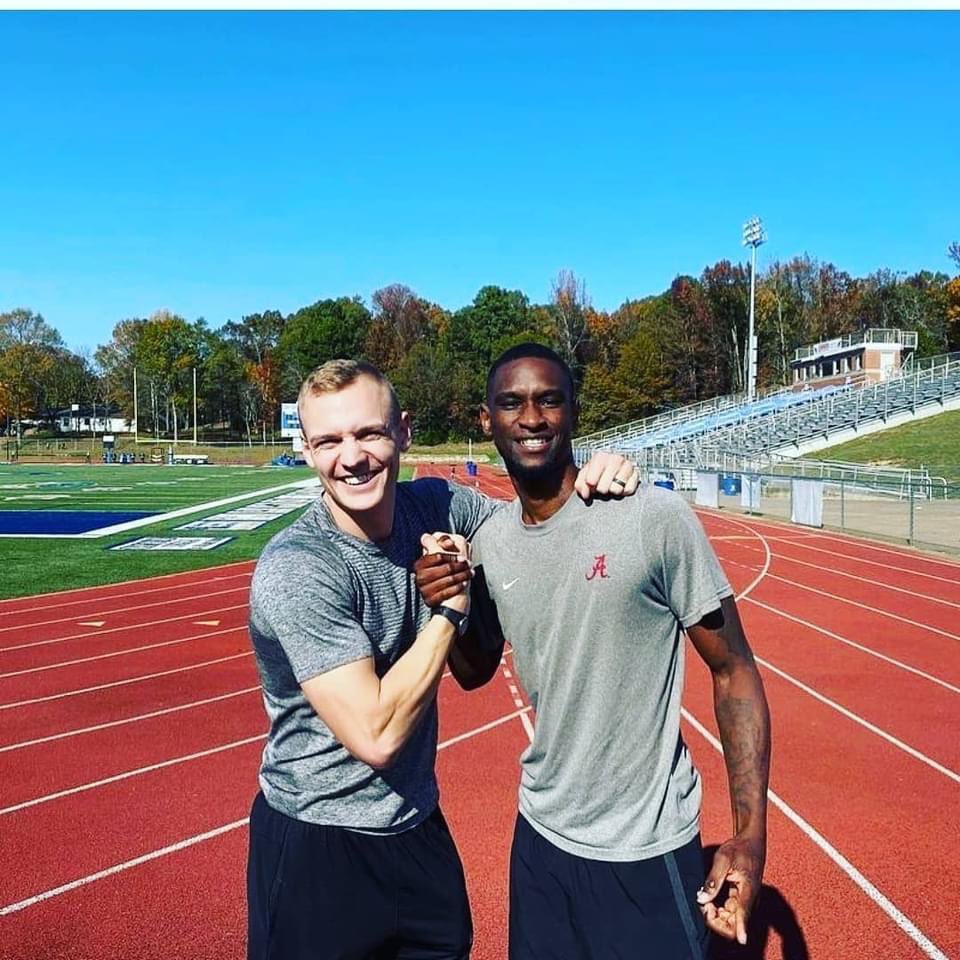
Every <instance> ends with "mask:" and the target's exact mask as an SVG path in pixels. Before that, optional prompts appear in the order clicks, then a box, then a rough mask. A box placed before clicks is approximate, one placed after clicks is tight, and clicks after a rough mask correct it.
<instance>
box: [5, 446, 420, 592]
mask: <svg viewBox="0 0 960 960" xmlns="http://www.w3.org/2000/svg"><path fill="white" fill-rule="evenodd" d="M410 472H411V471H410V470H409V469H403V470H401V478H403V479H406V478H408V477H409V475H410ZM311 475H312V473H311V471H310V470H309V469H307V468H295V467H294V468H291V467H200V466H196V467H167V466H141V465H126V466H123V465H116V466H113V465H111V466H92V467H72V466H70V467H57V466H32V465H22V466H13V467H9V466H0V514H2V512H3V511H4V510H7V511H13V510H17V511H22V510H31V511H32V510H38V511H40V510H43V511H57V510H64V511H65V510H69V511H77V510H117V511H120V510H131V511H136V510H142V511H157V512H158V513H160V514H162V513H165V512H168V511H171V510H182V509H184V508H187V507H190V506H194V505H197V506H199V505H202V504H207V503H211V502H213V501H217V500H222V499H225V498H227V497H232V496H238V495H241V494H244V493H249V492H254V491H263V494H262V496H259V497H257V496H252V497H250V498H249V499H244V500H242V501H240V502H238V503H231V504H226V505H223V506H219V507H210V508H206V509H200V510H197V511H196V512H195V513H191V514H189V515H188V516H181V517H177V518H174V519H170V520H158V521H156V522H153V523H151V524H150V525H148V526H143V527H138V528H137V529H133V530H128V531H125V532H122V533H115V534H112V535H109V536H105V537H102V538H99V539H66V538H64V539H59V538H58V539H42V538H38V537H22V538H21V537H18V538H7V537H0V599H4V598H7V597H18V596H27V595H30V594H36V593H46V592H50V591H53V590H67V589H70V588H73V587H86V586H97V585H100V584H105V583H120V582H122V581H125V580H133V579H140V578H144V577H152V576H158V575H160V574H165V573H178V572H180V571H183V570H194V569H199V568H202V567H209V566H218V565H220V564H224V563H234V562H236V561H238V560H254V559H256V558H257V557H258V556H259V555H260V551H261V550H262V549H263V547H264V545H265V544H266V542H267V541H268V540H269V539H270V538H271V537H272V536H273V535H274V534H275V533H277V532H278V531H280V530H282V529H283V528H284V527H285V526H287V525H288V524H290V523H291V522H292V521H293V520H295V519H296V518H297V517H298V516H300V515H301V514H302V512H303V509H304V508H300V509H297V510H294V511H292V512H290V513H287V514H284V515H283V516H282V517H278V518H277V519H275V520H271V521H269V522H267V523H265V524H264V525H263V526H261V527H259V528H258V529H256V530H236V531H235V530H230V531H222V532H220V531H213V530H182V529H177V528H179V527H182V526H183V525H184V524H185V523H188V522H191V521H193V520H196V519H200V518H203V517H211V516H217V515H219V514H222V513H225V512H227V511H229V510H233V509H236V508H238V507H242V506H244V505H247V504H256V503H257V502H258V501H261V500H269V499H272V498H273V497H276V496H278V493H283V492H285V491H275V490H274V488H276V487H279V486H282V485H285V484H292V483H295V482H297V481H300V480H305V479H307V478H308V477H310V476H311ZM291 489H292V488H291ZM0 519H2V518H0ZM185 536H206V537H214V538H216V537H220V536H224V537H229V538H231V539H230V542H229V543H226V544H224V545H222V546H219V547H217V548H216V549H213V550H185V551H143V552H141V551H129V552H127V551H116V550H111V549H110V548H111V547H113V546H116V545H117V544H121V543H125V542H128V541H131V540H134V539H136V538H139V537H185Z"/></svg>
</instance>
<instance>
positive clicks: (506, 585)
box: [503, 577, 520, 590]
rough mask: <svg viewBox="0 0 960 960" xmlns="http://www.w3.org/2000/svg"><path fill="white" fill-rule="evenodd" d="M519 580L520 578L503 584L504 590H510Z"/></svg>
mask: <svg viewBox="0 0 960 960" xmlns="http://www.w3.org/2000/svg"><path fill="white" fill-rule="evenodd" d="M519 579H520V578H519V577H514V578H513V579H512V580H511V581H510V582H509V583H505V584H503V589H504V590H509V589H510V588H511V587H512V586H513V585H514V584H515V583H516V582H517V581H518V580H519Z"/></svg>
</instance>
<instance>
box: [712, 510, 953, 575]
mask: <svg viewBox="0 0 960 960" xmlns="http://www.w3.org/2000/svg"><path fill="white" fill-rule="evenodd" d="M710 516H723V514H719V513H711V514H710ZM748 519H749V522H750V525H751V527H752V528H753V529H757V528H762V529H764V530H766V531H768V534H767V535H768V536H769V539H770V540H783V541H784V542H790V541H792V540H801V539H803V540H818V541H820V542H826V543H827V544H829V545H830V548H829V549H827V548H824V547H810V549H812V550H817V551H819V552H822V553H830V554H832V555H835V556H839V557H845V558H846V559H848V560H854V561H856V562H858V563H859V562H864V563H879V562H880V561H877V560H865V559H864V558H863V557H861V556H856V555H852V554H849V553H840V554H838V553H836V551H835V550H834V549H833V545H834V544H838V543H839V544H843V545H844V546H849V547H856V548H858V549H863V550H871V551H873V552H874V553H884V554H888V555H890V556H894V557H897V558H898V559H899V560H919V561H921V562H923V563H929V564H934V565H937V566H941V567H946V568H948V569H950V570H955V571H956V572H957V573H958V574H960V560H953V559H952V558H950V557H945V556H941V555H939V554H938V555H936V556H933V555H932V554H931V553H930V552H928V551H922V550H919V549H917V548H910V547H908V546H907V545H904V546H902V547H897V546H886V545H881V544H879V543H877V541H876V540H871V539H869V538H868V537H857V536H854V535H853V534H849V533H842V532H841V531H839V530H832V531H819V530H813V529H810V528H807V529H808V530H809V533H806V534H804V535H799V534H797V533H796V532H795V527H794V525H793V524H791V523H790V522H789V521H788V520H783V521H780V522H779V523H776V522H774V521H772V520H764V519H762V518H760V517H750V518H748ZM769 531H773V532H772V533H771V532H769ZM907 572H909V573H917V571H916V570H909V571H907ZM919 575H920V576H934V577H935V576H936V575H935V574H919ZM949 582H951V583H958V582H960V581H958V580H956V579H953V580H950V581H949Z"/></svg>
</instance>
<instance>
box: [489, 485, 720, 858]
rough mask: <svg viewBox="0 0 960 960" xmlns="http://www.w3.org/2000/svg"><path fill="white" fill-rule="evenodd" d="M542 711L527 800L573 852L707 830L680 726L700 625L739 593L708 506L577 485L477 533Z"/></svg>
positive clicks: (603, 854) (526, 774) (614, 849)
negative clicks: (605, 495) (546, 510)
mask: <svg viewBox="0 0 960 960" xmlns="http://www.w3.org/2000/svg"><path fill="white" fill-rule="evenodd" d="M473 557H474V561H475V562H476V563H477V564H478V565H482V566H483V568H484V571H485V574H486V579H487V585H488V587H489V589H490V594H491V597H492V598H493V600H494V602H495V604H496V606H497V612H498V615H499V619H500V623H501V625H502V627H503V632H504V636H505V637H506V638H507V640H508V642H510V643H511V644H512V645H513V649H514V661H515V663H514V665H515V669H516V673H517V676H518V677H519V678H520V681H521V683H522V684H523V686H524V687H525V688H526V691H527V694H528V695H529V697H530V701H531V703H532V705H533V707H534V709H535V710H536V729H535V733H534V739H533V742H532V743H531V744H530V746H529V747H528V748H527V750H526V751H524V753H523V756H522V757H521V764H522V776H521V783H520V812H521V813H522V814H523V816H524V817H526V819H527V820H528V821H529V822H530V824H531V826H532V827H533V828H534V829H535V830H537V831H538V832H539V833H540V834H541V835H542V836H544V837H546V839H547V840H549V841H550V842H551V843H553V844H554V845H555V846H557V847H559V848H560V849H562V850H566V851H567V852H568V853H572V854H574V855H576V856H580V857H587V858H590V859H595V860H643V859H646V858H649V857H654V856H659V855H660V854H663V853H666V852H668V851H670V850H674V849H677V848H678V847H681V846H683V844H685V843H686V842H687V841H688V840H690V839H691V838H692V837H693V836H694V835H695V834H696V833H697V830H698V828H699V811H700V778H699V775H698V774H697V771H696V770H695V769H694V767H693V764H692V762H691V760H690V756H689V754H688V752H687V749H686V746H685V745H684V743H683V741H682V739H681V737H680V695H681V693H682V691H683V666H684V662H683V637H682V632H681V625H683V626H684V627H687V626H690V625H691V624H694V623H696V622H697V621H699V620H700V619H701V618H702V617H703V616H704V615H705V614H707V613H709V612H710V611H712V610H715V609H717V607H719V605H720V599H721V598H722V597H724V596H728V595H729V594H730V593H731V590H730V587H729V584H728V583H727V580H726V577H725V576H724V574H723V571H722V570H721V568H720V565H719V563H718V562H717V559H716V556H715V555H714V552H713V550H712V548H711V547H710V544H709V542H708V541H707V538H706V535H705V534H704V532H703V528H702V527H701V525H700V522H699V520H697V518H696V516H695V514H694V513H693V511H692V510H691V509H690V507H689V506H688V505H687V503H686V502H685V501H684V500H683V498H682V497H680V496H679V495H677V494H675V493H672V492H670V491H667V490H663V489H661V488H659V487H653V486H649V487H642V488H641V489H640V490H639V491H638V492H637V495H636V496H635V497H632V498H630V499H627V500H623V501H620V502H613V501H611V502H600V501H596V502H593V503H591V504H585V503H583V501H581V500H580V498H579V497H577V496H576V495H574V496H571V497H570V499H569V500H568V501H567V502H566V503H565V504H564V505H563V507H561V509H560V510H558V511H557V513H556V514H554V515H553V516H552V517H551V518H550V519H549V520H547V521H546V522H545V523H541V524H536V525H531V526H525V525H524V524H523V523H522V522H521V520H520V504H519V501H516V502H514V503H513V504H511V505H510V506H509V508H508V509H506V510H504V511H502V512H501V513H498V514H497V515H496V516H495V517H494V518H493V519H492V520H490V521H489V522H488V523H486V524H485V525H484V526H483V528H482V529H481V530H480V532H479V533H478V534H477V536H476V537H475V538H474V545H473Z"/></svg>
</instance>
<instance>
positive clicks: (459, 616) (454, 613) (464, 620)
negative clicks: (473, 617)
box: [433, 603, 470, 637]
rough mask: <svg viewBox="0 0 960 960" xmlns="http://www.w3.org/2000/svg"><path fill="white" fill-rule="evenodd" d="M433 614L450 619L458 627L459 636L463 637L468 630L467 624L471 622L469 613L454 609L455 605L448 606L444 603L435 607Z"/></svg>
mask: <svg viewBox="0 0 960 960" xmlns="http://www.w3.org/2000/svg"><path fill="white" fill-rule="evenodd" d="M433 614H434V616H437V617H443V618H444V619H445V620H449V621H450V622H451V623H452V624H453V625H454V627H455V628H456V630H457V636H458V637H462V636H463V635H464V634H465V633H466V632H467V626H468V625H469V623H470V615H469V614H466V613H461V612H460V611H459V610H454V609H453V607H448V606H447V605H446V604H443V603H441V604H440V606H438V607H434V608H433Z"/></svg>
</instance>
